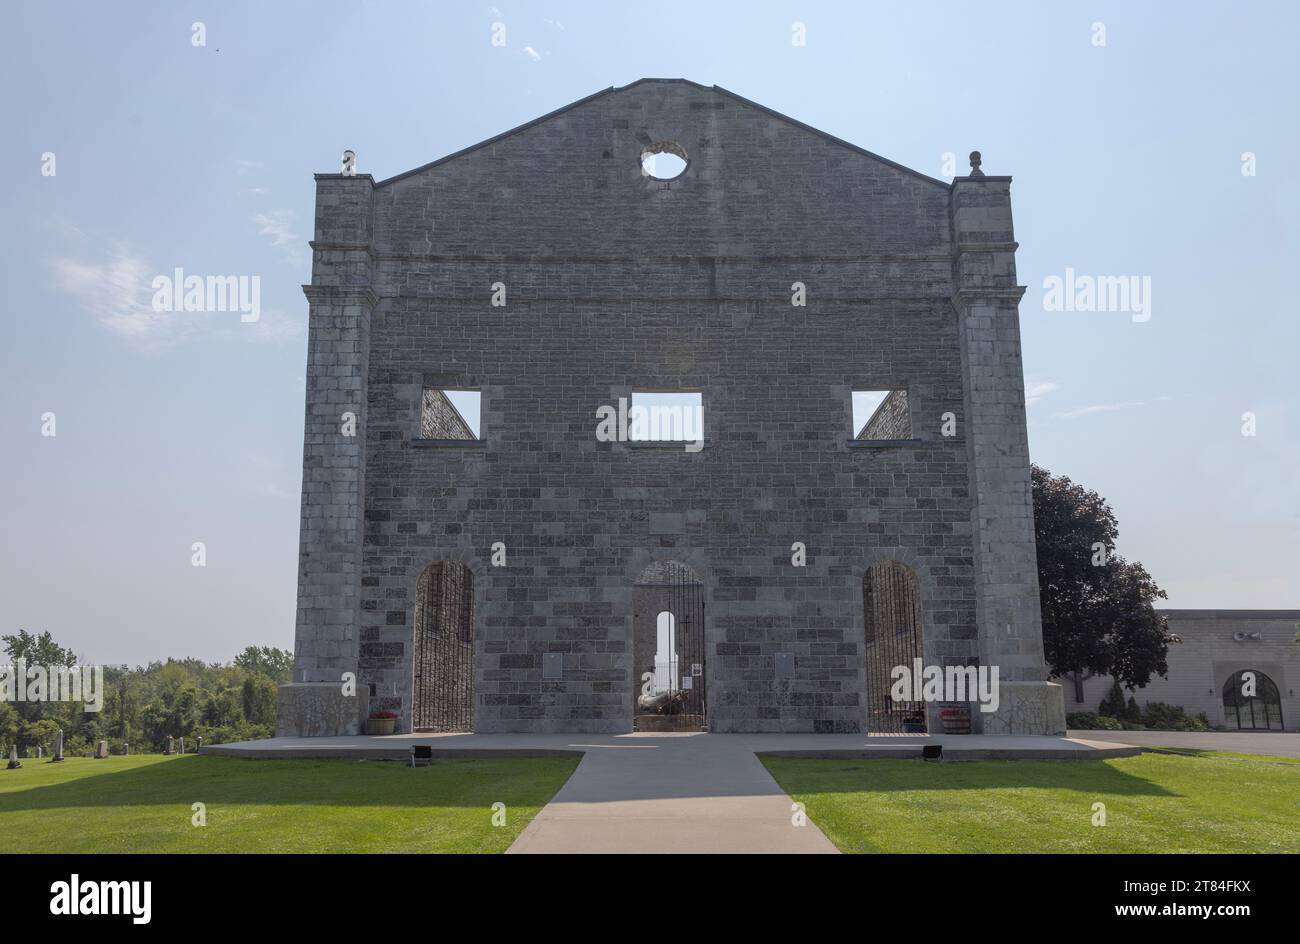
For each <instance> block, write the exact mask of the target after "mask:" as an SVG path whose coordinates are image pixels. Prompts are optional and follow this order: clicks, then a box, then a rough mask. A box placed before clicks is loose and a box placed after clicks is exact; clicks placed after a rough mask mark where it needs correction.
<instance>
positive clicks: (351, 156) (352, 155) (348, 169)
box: [343, 151, 357, 177]
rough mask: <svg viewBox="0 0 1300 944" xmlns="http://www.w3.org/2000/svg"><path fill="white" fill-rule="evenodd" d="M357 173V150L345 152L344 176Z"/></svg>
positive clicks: (353, 175) (351, 175)
mask: <svg viewBox="0 0 1300 944" xmlns="http://www.w3.org/2000/svg"><path fill="white" fill-rule="evenodd" d="M356 175H357V152H356V151H344V152H343V176H344V177H355V176H356Z"/></svg>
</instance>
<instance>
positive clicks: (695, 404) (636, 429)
mask: <svg viewBox="0 0 1300 944" xmlns="http://www.w3.org/2000/svg"><path fill="white" fill-rule="evenodd" d="M627 438H628V440H629V441H630V442H702V441H703V440H704V394H702V393H699V392H691V391H686V390H682V391H649V390H634V391H633V392H632V402H631V405H630V408H629V409H628V422H627Z"/></svg>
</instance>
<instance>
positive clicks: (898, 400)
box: [858, 390, 912, 439]
mask: <svg viewBox="0 0 1300 944" xmlns="http://www.w3.org/2000/svg"><path fill="white" fill-rule="evenodd" d="M911 437H912V411H911V409H910V408H909V407H908V405H907V391H906V390H891V391H889V393H888V394H887V395H886V396H885V399H883V400H881V401H880V406H878V407H876V409H875V411H874V412H873V413H872V414H871V416H870V417H869V418H868V419H867V421H866V422H865V423H863V424H862V432H860V433H858V438H859V439H910V438H911Z"/></svg>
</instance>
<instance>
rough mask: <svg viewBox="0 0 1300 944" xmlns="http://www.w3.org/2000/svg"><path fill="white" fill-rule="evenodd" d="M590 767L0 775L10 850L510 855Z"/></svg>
mask: <svg viewBox="0 0 1300 944" xmlns="http://www.w3.org/2000/svg"><path fill="white" fill-rule="evenodd" d="M577 764H578V758H570V757H560V758H491V759H488V758H466V759H459V758H457V759H454V760H435V761H434V762H433V765H432V766H431V767H418V768H415V769H412V768H410V767H408V766H404V765H402V764H399V763H388V762H383V761H354V760H342V759H340V760H243V759H240V758H234V757H202V756H198V755H186V756H183V757H161V756H157V755H142V756H137V757H110V758H107V759H104V760H93V759H90V758H76V757H70V758H68V759H67V760H65V761H64V762H62V763H60V764H51V763H48V762H47V761H41V760H36V759H34V758H33V759H28V760H24V761H23V766H22V767H21V768H20V769H18V770H3V769H0V852H502V851H504V850H505V849H506V848H507V847H508V846H509V845H510V844H511V843H512V842H514V840H515V837H517V836H518V835H519V833H520V831H521V830H522V829H523V828H524V827H525V826H526V825H527V824H528V822H529V820H531V819H532V818H533V817H534V816H535V815H537V811H538V810H540V809H541V808H542V807H543V806H544V805H546V803H547V802H548V801H549V800H550V799H551V797H552V796H554V795H555V792H556V791H557V790H559V788H560V787H561V786H562V785H563V784H564V781H565V780H567V779H568V778H569V775H570V774H572V773H573V770H574V768H575V767H577ZM194 803H203V804H205V806H206V814H207V825H206V826H195V825H192V823H191V819H192V817H193V816H194V815H195V814H194V811H193V809H192V805H193V804H194ZM494 803H504V804H505V825H504V826H494V825H493V824H492V817H493V810H492V805H493V804H494Z"/></svg>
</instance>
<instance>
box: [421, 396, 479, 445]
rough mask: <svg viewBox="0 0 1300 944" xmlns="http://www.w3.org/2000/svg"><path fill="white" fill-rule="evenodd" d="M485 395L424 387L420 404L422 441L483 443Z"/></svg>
mask: <svg viewBox="0 0 1300 944" xmlns="http://www.w3.org/2000/svg"><path fill="white" fill-rule="evenodd" d="M481 401H482V394H481V393H480V392H479V391H478V390H439V389H437V388H436V387H425V389H424V397H423V399H422V400H421V402H420V438H421V439H435V440H455V439H465V440H475V441H477V440H480V439H482V438H483V436H482V429H481V428H480V425H479V416H480V406H481Z"/></svg>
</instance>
